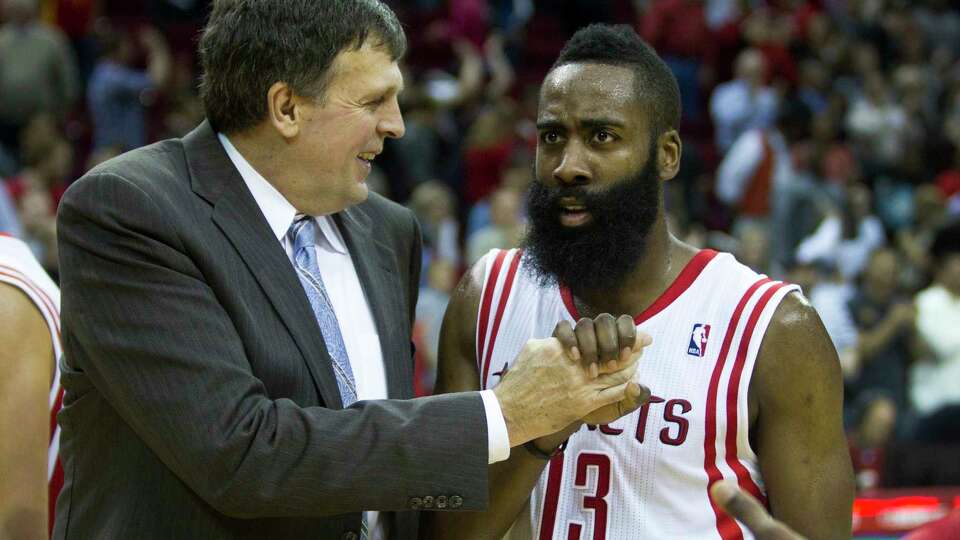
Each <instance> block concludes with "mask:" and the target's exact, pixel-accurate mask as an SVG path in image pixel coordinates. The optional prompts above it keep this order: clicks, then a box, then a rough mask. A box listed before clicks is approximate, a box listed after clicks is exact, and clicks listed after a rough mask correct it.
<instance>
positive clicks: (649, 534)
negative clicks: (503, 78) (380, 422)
mask: <svg viewBox="0 0 960 540" xmlns="http://www.w3.org/2000/svg"><path fill="white" fill-rule="evenodd" d="M679 103H680V101H679V92H678V89H677V83H676V80H675V79H674V77H673V75H672V74H671V73H670V71H669V69H668V68H667V66H666V65H665V64H664V63H663V61H662V60H661V59H660V58H659V57H658V56H657V55H656V53H655V52H654V51H653V50H652V49H651V48H650V47H649V46H648V45H647V44H646V43H644V42H643V41H642V40H641V39H640V38H639V37H638V36H637V35H636V33H635V32H634V31H633V30H632V29H630V28H628V27H613V26H604V25H592V26H589V27H586V28H585V29H582V30H580V31H579V32H577V33H576V34H575V35H574V36H573V37H572V38H571V39H570V41H569V42H568V43H567V44H566V45H565V47H564V49H563V51H562V52H561V54H560V56H559V58H558V60H557V61H556V63H555V64H554V65H553V66H552V68H551V70H550V71H549V73H548V74H547V76H546V79H545V80H544V82H543V86H542V88H541V91H540V104H539V111H538V119H537V127H538V131H539V139H538V145H537V153H536V163H535V167H534V182H533V184H532V187H531V189H530V192H529V196H528V201H527V203H528V211H529V217H530V230H529V233H528V237H527V238H526V240H525V243H524V246H523V248H522V249H517V250H509V251H501V250H496V251H493V252H490V253H489V254H487V255H486V256H485V257H484V258H483V259H481V260H480V261H479V262H478V263H477V264H476V265H475V266H474V267H473V268H472V269H471V271H470V272H468V274H467V275H466V276H465V277H464V279H463V281H462V282H461V283H460V285H459V287H458V288H457V290H456V293H455V295H454V297H453V299H452V301H451V304H450V307H449V308H448V312H447V315H446V319H445V321H444V325H443V331H442V337H441V351H440V355H439V358H440V361H441V364H440V366H439V374H438V390H439V391H443V392H456V391H462V390H476V389H483V388H492V387H494V386H496V385H497V384H498V383H499V382H500V381H502V380H503V379H504V378H505V377H509V376H510V373H509V370H510V362H511V361H512V359H513V358H515V357H516V355H517V353H518V351H519V350H520V348H521V347H522V346H523V344H524V343H525V342H526V341H527V340H528V339H531V338H543V337H546V336H549V335H551V333H553V332H554V328H555V326H556V325H557V321H561V323H560V326H559V327H558V329H557V335H558V337H560V338H561V341H564V342H565V343H571V340H573V341H572V342H574V343H576V340H577V339H580V338H581V337H585V339H588V340H590V339H595V341H596V342H598V343H594V345H596V346H595V347H588V348H591V349H593V350H596V351H598V352H597V353H596V358H592V359H589V358H588V359H586V360H588V361H591V360H592V361H598V362H599V364H600V365H601V366H602V365H604V363H605V362H607V361H608V360H611V359H612V358H614V357H616V354H617V352H616V351H617V347H616V345H610V344H609V342H610V341H611V340H610V339H606V340H604V339H603V337H602V335H601V333H600V332H597V333H596V338H591V337H589V336H593V335H594V326H595V324H596V322H597V321H595V320H594V319H591V317H595V316H597V314H600V313H628V314H633V324H635V325H636V330H637V335H640V334H641V333H643V334H646V335H649V336H651V337H652V338H653V342H652V344H651V345H649V346H648V347H646V348H645V350H644V352H643V357H642V358H641V359H640V361H639V369H638V370H637V375H636V378H637V379H636V380H637V381H638V382H639V383H641V384H643V385H645V386H646V387H648V388H649V390H650V392H651V395H650V396H649V401H648V402H647V403H646V404H645V405H643V406H642V407H640V408H639V409H637V410H635V411H625V412H626V414H624V415H623V416H622V417H620V418H618V419H616V420H613V421H611V422H609V423H606V424H601V425H591V424H589V423H583V422H579V423H576V424H574V425H571V426H569V427H568V428H567V429H565V430H563V431H562V432H559V433H556V434H554V435H552V436H548V437H544V438H542V439H539V440H536V441H534V445H532V446H531V445H527V446H526V447H525V448H516V449H514V450H513V451H512V453H511V456H510V459H509V460H508V461H506V462H502V463H499V464H495V465H493V466H491V470H490V475H491V476H490V486H491V487H490V508H489V510H488V511H487V512H484V513H472V514H470V515H469V516H464V515H457V516H452V515H449V514H442V513H436V514H430V515H425V516H424V519H425V520H426V523H425V529H426V530H427V531H428V533H429V534H431V535H432V536H433V537H434V538H500V537H501V536H503V535H504V534H505V533H507V532H508V530H509V535H510V537H511V538H537V539H540V540H551V539H553V540H558V539H562V540H570V539H583V540H586V539H593V540H604V539H632V538H656V539H665V538H683V539H717V538H720V539H733V538H752V537H753V536H752V534H751V532H750V531H749V530H748V529H746V528H744V527H741V524H740V523H738V522H737V521H736V520H734V519H733V518H731V517H730V516H728V515H727V514H726V513H724V512H723V510H722V508H721V507H720V506H718V505H717V504H716V503H715V501H714V500H713V499H711V497H710V495H709V490H710V488H711V486H713V485H714V484H715V483H716V482H718V481H721V480H726V481H729V482H732V483H733V484H734V485H735V486H737V487H739V489H741V490H743V491H744V492H746V493H748V494H750V495H752V496H753V497H756V498H757V499H759V500H760V501H761V502H762V503H763V504H764V505H766V507H767V508H769V510H770V513H771V514H772V516H773V517H774V518H776V519H777V520H779V521H781V522H782V523H784V524H785V525H786V526H788V527H791V528H792V529H794V530H795V531H796V532H798V533H800V534H802V535H805V536H807V537H810V538H845V537H846V538H848V537H849V535H850V530H851V529H850V527H851V506H852V501H853V489H854V488H853V476H852V471H851V465H850V459H849V455H848V453H847V449H846V445H845V441H844V434H843V427H842V422H841V408H842V399H843V398H842V381H841V372H840V366H839V363H838V359H837V354H836V351H835V350H834V348H833V346H832V344H831V342H830V339H829V338H828V336H827V334H826V332H825V330H824V328H823V325H822V324H821V322H820V319H819V317H818V316H817V314H816V312H815V311H814V310H813V308H812V307H811V306H810V304H809V303H808V302H807V300H806V299H805V298H804V297H803V296H802V294H801V293H800V291H799V290H798V287H796V286H795V285H791V284H788V283H784V282H781V281H777V280H775V279H771V278H769V277H767V276H764V275H759V274H757V273H755V272H754V271H752V270H751V269H749V268H748V267H746V266H744V265H743V264H741V263H739V262H738V261H737V260H736V259H735V258H734V257H733V256H732V255H730V254H728V253H719V252H715V251H711V250H700V249H696V248H694V247H692V246H690V245H687V244H684V243H683V242H681V241H679V240H678V239H677V238H676V237H674V236H673V235H671V233H670V231H669V230H668V229H667V226H666V221H665V217H664V201H663V188H662V184H663V182H666V181H668V180H670V179H671V178H673V177H674V176H675V175H676V174H677V170H678V167H679V163H680V155H681V141H680V137H679V135H678V133H677V128H678V124H679V118H680V104H679ZM606 317H610V316H609V315H608V316H606ZM600 341H607V342H608V344H607V345H606V346H604V345H603V344H602V343H599V342H600ZM582 343H583V342H581V344H582ZM612 343H614V344H615V343H616V341H615V340H613V341H612ZM591 354H592V353H591Z"/></svg>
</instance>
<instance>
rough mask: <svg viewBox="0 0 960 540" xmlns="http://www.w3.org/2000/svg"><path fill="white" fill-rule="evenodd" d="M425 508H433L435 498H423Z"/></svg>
mask: <svg viewBox="0 0 960 540" xmlns="http://www.w3.org/2000/svg"><path fill="white" fill-rule="evenodd" d="M423 507H424V508H433V497H431V496H430V495H427V496H426V497H424V498H423Z"/></svg>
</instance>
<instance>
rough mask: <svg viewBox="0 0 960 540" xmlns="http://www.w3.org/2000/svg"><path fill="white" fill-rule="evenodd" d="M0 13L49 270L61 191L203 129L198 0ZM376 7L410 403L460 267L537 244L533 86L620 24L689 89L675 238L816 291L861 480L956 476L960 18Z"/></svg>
mask: <svg viewBox="0 0 960 540" xmlns="http://www.w3.org/2000/svg"><path fill="white" fill-rule="evenodd" d="M0 3H2V6H3V11H2V26H0V177H2V178H3V182H2V186H0V187H2V188H3V189H0V232H7V233H10V234H13V235H15V236H18V237H21V238H24V239H25V240H27V241H28V242H29V243H30V245H31V246H32V247H33V248H34V250H35V251H36V253H37V254H38V256H39V258H40V259H41V260H42V261H43V263H44V265H45V267H46V268H47V269H48V271H49V272H50V273H51V274H52V275H54V276H56V275H57V271H58V269H57V257H56V236H55V221H54V219H55V212H56V207H57V203H58V201H59V198H60V196H61V195H62V193H63V191H64V190H65V189H66V187H67V186H68V185H69V183H70V182H71V181H72V180H73V179H76V178H78V177H79V176H80V175H82V174H83V172H84V171H86V170H88V169H89V168H90V167H92V166H94V165H96V164H97V163H100V162H101V161H104V160H106V159H109V158H110V157H112V156H115V155H118V154H119V153H121V152H123V151H126V150H129V149H131V148H135V147H138V146H141V145H143V144H145V143H148V142H150V141H154V140H159V139H162V138H166V137H173V136H182V135H184V134H185V133H186V132H188V131H189V130H190V129H192V128H193V127H194V126H195V125H196V124H197V123H199V122H200V121H201V120H202V119H203V111H202V108H201V106H200V104H199V101H198V99H197V95H196V88H195V87H196V84H195V83H196V74H197V68H196V55H195V51H194V49H195V36H196V34H197V31H198V30H199V28H200V27H201V26H202V22H203V17H204V16H205V13H206V11H207V9H208V2H206V1H202V0H134V1H123V2H121V1H118V0H113V1H111V0H0ZM387 3H388V4H390V5H391V6H392V7H393V8H394V9H395V10H396V11H397V13H398V15H399V16H400V19H401V20H402V21H403V22H404V24H405V26H406V30H407V34H408V39H409V41H410V47H409V49H408V50H409V52H408V54H407V57H406V58H405V59H404V66H403V67H404V70H405V73H404V75H405V81H406V90H405V92H404V93H403V94H402V96H401V106H402V108H403V112H404V119H405V121H406V135H405V136H404V137H403V138H402V139H400V140H395V141H388V143H387V146H386V148H385V151H384V154H383V155H382V156H380V158H378V160H377V165H376V166H375V168H374V172H373V173H372V174H371V176H370V178H369V180H368V183H369V185H370V186H371V188H372V189H374V190H376V191H379V192H381V193H383V194H385V195H386V196H388V197H390V198H392V199H394V200H396V201H398V202H401V203H403V204H406V205H408V206H409V207H410V208H411V209H413V210H414V211H415V212H416V214H417V216H418V217H419V219H420V222H421V224H422V227H423V233H424V240H425V246H426V249H425V252H424V272H423V284H422V290H421V293H420V300H419V304H418V308H417V319H418V320H417V324H416V329H415V333H416V335H415V339H416V341H417V351H418V353H417V355H418V361H417V368H418V370H417V373H418V379H417V390H418V392H420V393H421V394H428V393H430V392H431V390H432V385H433V378H434V376H435V366H436V355H437V342H438V339H439V334H440V327H441V323H442V319H443V313H444V309H445V307H446V304H447V301H448V299H449V295H450V293H451V291H452V289H453V288H454V287H455V286H456V282H457V280H458V278H459V276H460V275H461V274H462V273H463V271H464V270H465V269H466V268H468V267H469V265H470V264H471V263H473V262H474V261H475V260H477V259H478V258H479V257H480V256H482V255H483V254H484V253H486V252H487V251H488V250H490V249H492V248H508V247H515V246H518V245H519V243H520V242H521V240H522V237H523V233H524V227H525V224H524V222H525V212H524V197H525V191H526V188H527V186H528V185H529V182H530V180H531V164H532V162H533V152H534V149H535V145H536V129H535V119H536V106H537V93H538V89H539V83H540V81H541V80H542V78H543V76H544V74H545V73H546V72H547V70H548V68H549V67H550V64H551V63H552V62H553V60H554V59H555V58H556V56H557V53H558V52H559V50H560V48H561V47H562V45H563V43H564V41H565V40H566V39H567V37H569V36H570V35H571V34H572V33H573V31H574V30H576V29H577V28H579V27H581V26H583V25H585V24H588V23H591V22H618V23H624V24H629V25H633V26H634V27H635V28H636V29H637V30H638V32H640V34H641V36H643V37H644V39H646V40H647V41H648V42H649V43H650V44H651V45H653V46H654V47H655V48H656V50H657V51H658V52H659V54H660V55H661V56H662V57H663V58H664V60H665V61H666V62H667V64H668V65H669V66H670V68H671V70H672V71H673V72H674V74H675V76H676V78H677V80H678V82H679V85H680V90H681V96H682V104H683V123H682V129H681V136H682V139H683V162H682V167H681V171H680V174H679V175H678V177H677V178H675V179H674V180H672V181H670V182H669V183H667V185H666V193H665V196H666V200H667V209H668V212H669V220H670V224H671V228H672V231H673V232H674V234H676V235H677V236H679V237H681V238H682V239H684V240H685V241H687V242H689V243H691V244H694V245H697V246H701V247H710V248H714V249H721V250H725V251H731V252H733V253H735V254H736V255H737V256H738V258H739V259H740V260H741V261H742V262H744V263H746V264H749V265H750V266H752V267H753V268H754V269H756V270H758V271H761V272H765V273H767V274H770V275H772V276H774V277H778V278H782V279H788V280H790V281H793V282H795V283H798V284H800V285H801V286H802V287H803V289H804V291H805V293H806V295H807V296H808V298H809V299H810V301H811V302H812V303H813V305H814V306H815V307H816V308H817V310H818V312H819V313H820V316H821V318H822V319H823V322H824V324H825V326H826V328H827V331H828V332H829V334H830V336H831V338H832V339H833V341H834V344H835V345H836V347H837V350H838V351H839V354H840V358H841V365H842V369H843V372H844V377H845V383H846V384H845V387H846V388H845V391H846V397H845V403H846V405H845V407H846V410H845V415H846V422H847V430H848V433H849V439H850V445H851V452H852V453H853V456H854V462H855V466H856V467H857V470H858V482H859V485H860V487H861V488H870V487H877V486H883V485H891V484H896V483H897V482H901V481H902V482H905V483H912V484H919V483H924V482H926V483H935V482H937V481H943V479H944V478H952V479H953V480H952V481H953V482H954V483H960V480H958V479H957V478H960V471H957V470H953V471H952V472H950V471H947V470H945V469H944V467H945V465H944V462H945V461H949V460H943V459H942V458H941V456H942V455H943V453H942V451H940V450H939V449H940V448H942V447H941V446H938V445H944V444H960V331H958V330H957V329H958V328H960V225H957V224H956V223H957V219H958V218H960V8H958V7H956V6H955V3H954V2H950V1H948V0H918V1H912V2H908V1H904V0H900V1H898V0H847V1H844V0H819V1H817V0H766V1H764V0H407V1H393V2H391V1H388V2H387ZM797 376H802V374H797ZM904 448H907V449H908V450H903V449H904ZM930 449H932V450H930ZM905 452H906V453H905ZM924 452H927V453H926V454H925V453H924ZM904 455H906V456H909V457H910V460H909V461H910V463H902V464H900V463H898V464H897V466H896V467H891V466H890V462H891V461H895V460H901V459H902V457H903V456H904ZM953 455H954V456H955V455H956V454H955V453H954V454H953ZM952 461H957V460H956V459H953V460H952ZM927 462H929V463H931V465H930V467H928V468H926V469H925V468H924V467H925V465H924V464H925V463H927ZM911 466H913V467H914V468H915V469H916V472H915V473H914V474H912V475H910V474H905V473H903V471H904V470H905V469H909V468H910V467H911ZM957 467H958V466H957V465H956V464H954V469H956V468H957ZM929 470H933V471H934V472H932V473H930V472H929ZM891 471H892V472H891ZM951 474H952V475H953V476H950V475H951ZM898 475H899V476H900V477H902V478H895V477H896V476H898ZM925 475H926V476H925Z"/></svg>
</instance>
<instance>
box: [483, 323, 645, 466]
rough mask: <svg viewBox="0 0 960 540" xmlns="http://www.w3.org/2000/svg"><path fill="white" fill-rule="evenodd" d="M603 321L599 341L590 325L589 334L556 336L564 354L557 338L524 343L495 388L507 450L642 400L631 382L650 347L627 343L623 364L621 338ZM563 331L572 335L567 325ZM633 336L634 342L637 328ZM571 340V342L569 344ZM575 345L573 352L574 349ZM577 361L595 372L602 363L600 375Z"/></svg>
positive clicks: (638, 390) (635, 342) (641, 343)
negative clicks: (600, 412)
mask: <svg viewBox="0 0 960 540" xmlns="http://www.w3.org/2000/svg"><path fill="white" fill-rule="evenodd" d="M602 320H603V321H606V322H604V323H602V325H601V330H600V335H599V336H598V335H597V333H596V326H595V325H593V324H592V322H591V324H590V325H589V326H588V325H586V323H584V327H585V328H586V329H587V330H590V331H591V332H592V333H591V332H588V331H587V330H581V332H580V334H579V335H578V334H577V332H576V331H573V332H565V331H564V330H558V332H557V334H558V335H561V336H563V338H564V342H565V343H567V344H570V345H571V347H569V348H567V349H565V347H564V346H563V345H562V344H561V341H560V340H559V339H558V338H548V339H542V340H530V341H528V342H527V345H526V346H525V347H524V348H523V350H522V351H521V352H520V355H519V356H518V357H517V359H516V361H515V362H514V364H513V367H512V368H511V369H510V372H509V373H508V374H507V375H506V376H504V377H503V379H502V380H501V381H500V384H498V385H497V387H496V388H494V393H495V394H496V396H497V400H498V401H499V403H500V408H501V410H502V411H503V417H504V420H505V421H506V424H507V432H508V433H509V435H510V446H511V447H514V446H518V445H521V444H523V443H525V442H527V441H530V440H532V439H536V438H539V437H543V436H545V435H550V434H554V433H556V432H558V431H561V430H563V429H565V428H567V427H568V426H570V425H571V424H573V423H574V422H576V421H577V420H579V419H581V418H583V417H585V416H587V415H588V414H589V413H591V412H593V411H596V410H597V409H601V408H602V407H605V406H607V405H613V406H614V408H616V406H617V405H616V404H617V403H618V402H623V403H622V404H621V405H620V410H626V409H625V405H627V406H631V405H633V404H634V403H636V402H637V400H638V399H639V397H640V396H642V394H643V393H642V391H640V389H639V386H638V385H636V383H631V382H630V379H631V378H632V377H633V374H634V373H635V372H636V369H637V363H636V362H637V359H638V358H639V357H640V351H641V350H642V348H643V345H644V344H645V343H647V342H648V341H647V340H639V341H638V340H635V339H634V340H632V342H627V343H626V345H627V347H628V348H627V350H626V351H623V355H624V356H625V357H626V358H625V360H620V355H621V351H622V349H621V347H620V338H619V335H618V332H617V331H616V330H615V329H616V326H615V325H614V326H613V329H614V331H612V332H611V330H610V327H609V324H610V322H611V321H614V319H613V317H612V316H610V315H607V316H605V317H603V319H602ZM631 326H632V320H631ZM566 327H567V330H572V328H570V325H569V324H566ZM632 330H633V335H634V336H635V330H636V329H635V327H633V329H632ZM624 331H625V332H626V331H627V329H626V328H624ZM570 334H572V335H573V336H574V338H575V341H570V339H569V337H570ZM581 338H582V341H581ZM574 345H575V346H577V349H573V346H574ZM598 347H599V348H598ZM567 350H571V351H572V352H571V353H568V352H567ZM580 351H583V352H580ZM598 351H599V353H598ZM577 359H582V360H583V361H584V362H586V364H587V365H591V364H592V365H594V366H596V362H598V361H605V362H606V363H605V364H604V365H603V366H602V369H598V368H596V367H594V370H589V369H584V367H582V366H581V362H578V361H576V360H577ZM590 371H593V373H596V377H594V376H592V374H591V373H590Z"/></svg>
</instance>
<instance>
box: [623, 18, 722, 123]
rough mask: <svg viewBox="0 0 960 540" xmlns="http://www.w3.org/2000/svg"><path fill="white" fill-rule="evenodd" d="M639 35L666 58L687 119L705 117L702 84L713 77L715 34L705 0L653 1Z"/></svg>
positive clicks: (694, 119) (693, 121)
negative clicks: (708, 23) (705, 7)
mask: <svg viewBox="0 0 960 540" xmlns="http://www.w3.org/2000/svg"><path fill="white" fill-rule="evenodd" d="M640 37H642V38H643V39H644V40H646V41H647V42H648V43H649V44H650V45H651V46H652V47H653V48H654V49H656V50H657V53H658V54H659V55H660V57H661V58H663V61H664V62H666V64H667V66H668V67H669V68H670V71H672V72H673V75H674V77H676V79H677V84H678V85H679V87H680V101H681V103H680V106H681V110H682V111H683V118H684V122H688V123H691V124H694V125H695V124H697V123H698V122H699V121H700V117H701V116H703V104H702V103H701V86H702V83H704V82H707V79H711V78H712V74H711V66H712V65H713V62H714V55H715V53H716V50H715V49H714V43H713V34H712V32H711V31H710V27H709V26H708V25H707V18H706V13H705V10H704V5H703V1H702V0H650V1H649V2H647V8H646V10H645V12H644V13H643V16H642V18H641V20H640Z"/></svg>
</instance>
